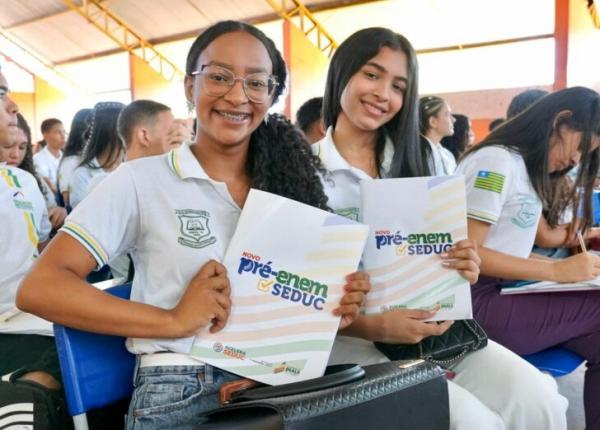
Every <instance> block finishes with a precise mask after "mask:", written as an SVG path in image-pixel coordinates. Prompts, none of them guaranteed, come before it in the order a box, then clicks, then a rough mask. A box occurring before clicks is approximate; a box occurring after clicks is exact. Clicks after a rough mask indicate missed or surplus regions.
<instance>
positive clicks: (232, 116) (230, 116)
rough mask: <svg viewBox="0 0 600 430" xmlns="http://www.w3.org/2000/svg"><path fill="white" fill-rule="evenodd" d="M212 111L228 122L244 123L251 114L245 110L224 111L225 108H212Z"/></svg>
mask: <svg viewBox="0 0 600 430" xmlns="http://www.w3.org/2000/svg"><path fill="white" fill-rule="evenodd" d="M214 112H215V113H216V114H217V115H219V116H220V117H221V118H224V119H225V120H227V121H228V122H233V123H240V124H241V123H244V122H246V121H248V120H250V117H251V116H252V115H251V114H249V113H247V112H237V111H225V110H217V109H214Z"/></svg>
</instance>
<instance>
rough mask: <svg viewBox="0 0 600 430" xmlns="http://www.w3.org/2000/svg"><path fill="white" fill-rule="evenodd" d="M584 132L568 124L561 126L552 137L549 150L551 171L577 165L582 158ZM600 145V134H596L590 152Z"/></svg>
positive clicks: (549, 167)
mask: <svg viewBox="0 0 600 430" xmlns="http://www.w3.org/2000/svg"><path fill="white" fill-rule="evenodd" d="M582 137H583V133H582V132H581V131H577V130H573V129H571V128H569V127H568V126H566V125H562V126H559V127H558V129H557V130H555V131H554V132H553V133H552V136H551V137H550V151H549V152H548V171H549V172H550V173H552V172H557V171H560V170H565V169H568V168H571V167H574V166H576V165H577V164H578V163H579V161H580V160H581V157H582V154H581V150H580V144H581V139H582ZM598 147H600V136H594V137H593V138H592V142H591V145H590V152H591V151H593V150H595V149H597V148H598Z"/></svg>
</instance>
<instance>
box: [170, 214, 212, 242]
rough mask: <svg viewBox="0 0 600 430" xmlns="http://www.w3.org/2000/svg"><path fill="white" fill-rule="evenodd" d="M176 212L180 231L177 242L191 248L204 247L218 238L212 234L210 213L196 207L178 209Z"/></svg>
mask: <svg viewBox="0 0 600 430" xmlns="http://www.w3.org/2000/svg"><path fill="white" fill-rule="evenodd" d="M175 214H176V215H177V218H178V219H179V233H180V236H179V237H178V238H177V242H179V243H180V244H181V245H184V246H189V247H190V248H204V247H205V246H209V245H212V244H213V243H215V242H216V241H217V238H216V237H214V236H212V235H211V231H210V225H209V221H210V213H209V212H207V211H201V210H196V209H176V210H175Z"/></svg>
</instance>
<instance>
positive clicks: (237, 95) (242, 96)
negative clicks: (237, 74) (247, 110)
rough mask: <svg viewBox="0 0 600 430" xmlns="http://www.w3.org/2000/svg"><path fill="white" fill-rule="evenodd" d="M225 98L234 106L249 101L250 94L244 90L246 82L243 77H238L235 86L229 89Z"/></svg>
mask: <svg viewBox="0 0 600 430" xmlns="http://www.w3.org/2000/svg"><path fill="white" fill-rule="evenodd" d="M224 98H225V100H227V101H228V102H229V103H231V104H232V105H234V106H238V105H241V104H244V103H247V102H248V96H247V95H246V91H245V90H244V82H243V80H242V79H236V80H235V82H234V83H233V86H232V87H231V88H230V89H229V91H227V93H226V94H225V96H224Z"/></svg>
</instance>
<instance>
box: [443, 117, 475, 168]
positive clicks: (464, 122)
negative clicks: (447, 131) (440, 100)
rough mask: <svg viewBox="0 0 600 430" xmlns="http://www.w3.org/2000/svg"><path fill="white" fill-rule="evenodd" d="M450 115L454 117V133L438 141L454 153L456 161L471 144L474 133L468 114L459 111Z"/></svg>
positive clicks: (473, 139)
mask: <svg viewBox="0 0 600 430" xmlns="http://www.w3.org/2000/svg"><path fill="white" fill-rule="evenodd" d="M452 116H453V117H454V133H453V134H452V136H446V137H444V138H443V139H442V140H441V142H440V143H441V144H442V146H443V147H444V148H446V149H447V150H448V151H450V152H451V153H452V155H454V160H455V161H456V162H458V160H459V159H460V157H462V155H463V154H464V152H465V151H466V150H467V149H468V148H469V147H471V146H472V145H473V142H474V141H475V135H474V134H473V128H472V127H471V120H470V119H469V117H468V116H466V115H462V114H460V113H454V114H452Z"/></svg>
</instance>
